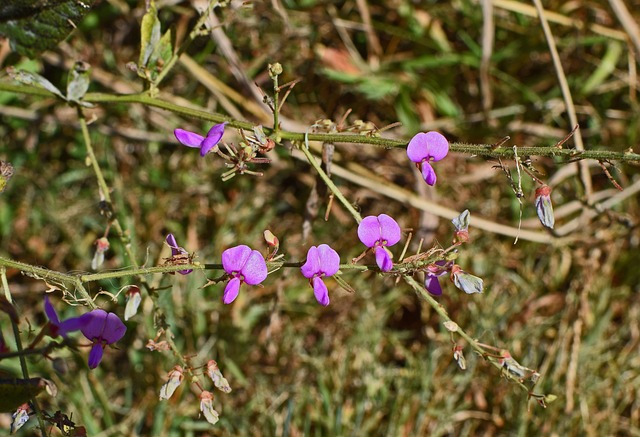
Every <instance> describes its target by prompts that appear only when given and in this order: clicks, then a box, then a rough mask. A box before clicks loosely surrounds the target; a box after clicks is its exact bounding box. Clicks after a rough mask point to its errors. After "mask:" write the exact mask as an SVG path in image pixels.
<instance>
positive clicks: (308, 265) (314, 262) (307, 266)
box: [300, 246, 320, 278]
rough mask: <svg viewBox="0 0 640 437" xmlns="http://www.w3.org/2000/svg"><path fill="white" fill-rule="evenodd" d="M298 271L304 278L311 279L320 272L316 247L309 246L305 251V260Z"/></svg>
mask: <svg viewBox="0 0 640 437" xmlns="http://www.w3.org/2000/svg"><path fill="white" fill-rule="evenodd" d="M300 271H301V272H302V276H304V277H305V278H313V277H314V276H315V274H316V273H318V272H319V271H320V255H319V254H318V248H317V247H316V246H311V247H310V248H309V250H308V251H307V260H306V261H305V263H304V264H303V265H302V267H300Z"/></svg>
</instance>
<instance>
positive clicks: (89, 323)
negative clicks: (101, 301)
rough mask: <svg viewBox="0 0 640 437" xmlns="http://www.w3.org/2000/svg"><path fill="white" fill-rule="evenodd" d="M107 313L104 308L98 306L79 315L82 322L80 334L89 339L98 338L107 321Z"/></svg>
mask: <svg viewBox="0 0 640 437" xmlns="http://www.w3.org/2000/svg"><path fill="white" fill-rule="evenodd" d="M107 315H108V314H107V312H106V311H105V310H103V309H100V308H98V309H95V310H93V311H90V312H88V313H86V314H83V315H82V316H80V318H81V319H82V321H83V322H84V326H83V327H82V334H84V336H85V337H87V338H88V339H89V340H91V341H94V340H98V339H100V338H101V337H102V333H103V332H104V329H105V324H106V323H107Z"/></svg>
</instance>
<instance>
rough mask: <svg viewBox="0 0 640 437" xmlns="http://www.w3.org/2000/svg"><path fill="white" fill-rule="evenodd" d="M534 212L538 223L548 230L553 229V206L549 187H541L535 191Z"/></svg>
mask: <svg viewBox="0 0 640 437" xmlns="http://www.w3.org/2000/svg"><path fill="white" fill-rule="evenodd" d="M536 212H537V213H538V218H539V219H540V222H541V223H542V224H543V225H544V226H546V227H547V228H549V229H553V225H554V224H555V219H554V217H553V205H552V204H551V187H549V185H542V186H541V187H540V188H538V189H537V190H536Z"/></svg>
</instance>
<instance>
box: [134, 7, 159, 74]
mask: <svg viewBox="0 0 640 437" xmlns="http://www.w3.org/2000/svg"><path fill="white" fill-rule="evenodd" d="M159 40H160V20H158V9H157V8H156V5H155V3H154V2H151V5H150V6H149V10H148V11H147V13H146V14H144V17H142V24H141V25H140V59H139V60H138V67H140V68H144V67H146V66H147V64H148V63H149V60H150V59H151V54H152V53H153V51H154V48H155V46H156V45H157V44H158V41H159Z"/></svg>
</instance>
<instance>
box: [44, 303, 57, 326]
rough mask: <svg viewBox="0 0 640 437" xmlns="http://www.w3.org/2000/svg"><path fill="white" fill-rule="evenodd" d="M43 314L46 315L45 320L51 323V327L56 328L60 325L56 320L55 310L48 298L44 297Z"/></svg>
mask: <svg viewBox="0 0 640 437" xmlns="http://www.w3.org/2000/svg"><path fill="white" fill-rule="evenodd" d="M44 313H45V314H46V315H47V318H48V319H49V321H50V322H51V324H52V325H55V326H58V325H60V319H59V318H58V313H56V310H55V308H54V307H53V305H52V304H51V301H50V300H49V296H45V297H44Z"/></svg>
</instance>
